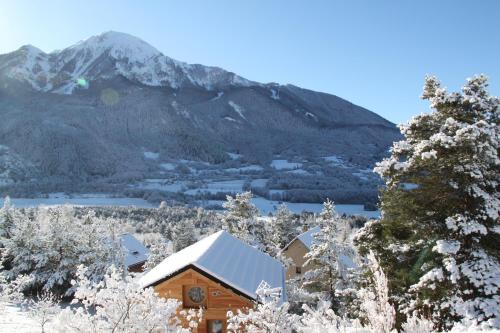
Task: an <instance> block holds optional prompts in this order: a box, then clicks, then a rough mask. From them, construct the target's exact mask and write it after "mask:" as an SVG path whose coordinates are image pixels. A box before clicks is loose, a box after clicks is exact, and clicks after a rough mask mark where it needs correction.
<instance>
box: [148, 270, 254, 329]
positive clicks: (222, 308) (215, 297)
mask: <svg viewBox="0 0 500 333" xmlns="http://www.w3.org/2000/svg"><path fill="white" fill-rule="evenodd" d="M192 285H197V286H200V287H202V288H206V290H207V291H208V294H207V296H206V297H207V307H206V309H205V310H204V314H203V320H202V322H201V323H200V326H199V327H198V331H197V332H198V333H205V332H207V320H210V319H219V320H223V321H225V320H226V314H227V312H228V311H233V312H235V311H236V310H237V309H241V310H244V309H248V308H250V307H253V302H252V301H251V300H249V299H247V298H246V297H243V296H240V295H238V294H236V293H235V292H233V291H232V290H231V289H229V288H226V287H224V286H222V285H221V284H219V283H217V282H215V281H213V280H211V279H209V278H207V277H205V276H204V275H202V274H200V273H198V272H197V271H195V270H194V269H191V268H190V269H188V270H186V271H184V272H182V273H180V274H178V275H176V276H174V277H172V278H170V279H168V280H166V281H164V282H162V283H160V284H158V285H156V286H155V287H154V289H155V291H156V292H157V293H158V294H159V295H160V296H162V297H165V298H175V299H178V300H179V301H181V302H182V301H183V286H192ZM224 332H225V331H224Z"/></svg>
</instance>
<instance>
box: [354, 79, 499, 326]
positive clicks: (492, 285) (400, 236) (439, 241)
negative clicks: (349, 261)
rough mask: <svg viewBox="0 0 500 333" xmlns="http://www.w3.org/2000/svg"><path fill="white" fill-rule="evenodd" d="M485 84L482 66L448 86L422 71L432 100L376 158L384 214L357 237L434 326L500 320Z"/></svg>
mask: <svg viewBox="0 0 500 333" xmlns="http://www.w3.org/2000/svg"><path fill="white" fill-rule="evenodd" d="M487 86H488V85H487V79H486V77H484V76H477V77H474V78H472V79H469V80H468V82H467V83H466V85H465V86H464V87H463V88H462V93H448V92H447V91H446V90H445V89H443V88H442V87H441V85H440V83H439V82H438V81H437V79H436V78H434V77H428V78H427V79H426V83H425V87H424V93H423V96H422V97H423V99H426V100H429V101H430V103H431V108H433V109H434V110H433V112H431V113H427V114H422V115H419V116H417V117H415V118H413V119H412V120H411V121H410V122H409V123H408V124H406V125H402V126H400V128H401V131H402V133H403V135H404V139H403V140H402V141H399V142H396V143H394V145H393V147H392V150H391V152H392V154H391V156H390V157H389V158H387V159H385V160H383V161H382V162H380V163H379V164H378V165H377V167H376V168H375V171H376V172H378V173H379V174H380V175H381V176H382V177H383V178H384V180H385V183H386V189H385V190H383V191H382V193H381V208H382V212H383V214H382V219H381V221H380V223H368V225H367V227H366V228H365V230H363V231H362V233H361V235H360V236H359V237H358V241H359V242H360V243H361V244H362V249H363V248H364V249H367V248H368V247H370V248H372V249H374V250H376V251H377V252H378V257H379V258H381V265H382V267H383V268H384V270H385V271H387V272H388V277H389V279H390V285H391V287H392V289H393V292H394V293H395V296H396V297H399V300H401V301H402V302H401V303H404V302H407V301H408V300H404V297H405V295H406V293H407V292H408V291H409V292H410V295H411V300H410V302H409V304H410V306H409V307H407V309H406V310H408V311H412V310H417V311H418V313H420V314H421V315H422V316H427V317H429V316H430V317H431V318H432V319H433V321H434V322H435V323H436V325H437V326H438V327H437V328H438V329H447V328H450V327H451V326H452V325H453V323H454V322H456V321H458V320H462V321H468V322H469V324H473V325H475V324H477V325H483V326H487V327H488V326H489V327H500V297H499V296H498V295H499V292H500V289H499V288H500V284H499V282H498V277H499V276H500V263H499V256H500V248H499V246H498V244H500V226H499V208H500V195H499V192H498V189H499V186H500V160H499V157H498V150H499V141H500V140H499V138H500V137H499V136H500V130H499V124H498V120H499V115H500V111H499V105H500V101H499V99H498V98H496V97H493V96H490V95H489V93H488V91H487ZM407 184H412V185H411V186H407Z"/></svg>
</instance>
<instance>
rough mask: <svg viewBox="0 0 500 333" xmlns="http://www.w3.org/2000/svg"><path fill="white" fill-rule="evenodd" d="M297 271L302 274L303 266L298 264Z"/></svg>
mask: <svg viewBox="0 0 500 333" xmlns="http://www.w3.org/2000/svg"><path fill="white" fill-rule="evenodd" d="M295 273H297V274H302V267H301V266H296V267H295Z"/></svg>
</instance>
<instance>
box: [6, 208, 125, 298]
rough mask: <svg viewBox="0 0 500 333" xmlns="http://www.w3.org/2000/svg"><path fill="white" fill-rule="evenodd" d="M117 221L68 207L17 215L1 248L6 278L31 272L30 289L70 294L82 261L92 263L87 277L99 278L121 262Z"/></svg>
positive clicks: (44, 209) (11, 278) (40, 209)
mask: <svg viewBox="0 0 500 333" xmlns="http://www.w3.org/2000/svg"><path fill="white" fill-rule="evenodd" d="M116 224H117V223H116V222H115V221H114V220H109V219H98V218H96V217H95V214H94V213H93V212H90V213H89V214H87V215H85V216H83V217H76V216H75V214H74V208H71V207H69V206H63V207H54V208H43V207H42V208H38V209H36V210H34V211H33V215H32V216H28V215H26V214H19V215H15V219H14V220H13V225H12V227H11V236H10V238H7V239H5V240H4V249H3V251H2V257H3V260H4V262H5V267H6V269H5V271H4V273H5V276H6V277H7V278H8V280H9V281H13V280H15V279H16V278H17V277H18V276H20V275H27V276H29V282H30V284H29V285H26V287H27V288H28V289H30V290H33V291H37V290H38V289H40V288H43V289H45V290H46V291H49V290H50V291H52V292H54V293H56V294H66V295H70V294H71V293H72V292H73V290H72V288H71V285H70V281H71V280H72V279H73V278H74V276H75V274H76V270H77V267H78V266H79V265H81V264H84V265H85V266H87V267H88V270H87V273H88V274H90V275H89V277H90V276H92V278H93V279H94V280H100V279H101V278H102V276H103V274H104V273H105V272H106V269H107V267H109V266H110V265H112V264H114V265H120V264H121V263H123V254H122V255H120V253H123V251H122V248H121V245H120V244H119V240H118V238H119V237H118V235H119V234H118V229H117V227H116Z"/></svg>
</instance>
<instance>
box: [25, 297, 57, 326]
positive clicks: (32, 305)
mask: <svg viewBox="0 0 500 333" xmlns="http://www.w3.org/2000/svg"><path fill="white" fill-rule="evenodd" d="M27 309H28V317H30V318H32V319H34V320H35V321H36V322H37V323H38V325H39V326H40V330H41V332H42V333H44V332H46V331H45V328H46V325H47V324H48V323H49V322H50V321H52V319H53V317H54V316H55V315H56V314H58V313H59V312H60V311H61V309H60V307H59V305H58V298H57V297H55V296H54V295H53V294H51V293H50V292H43V293H42V294H40V295H38V296H37V297H36V298H35V299H32V300H29V301H28V304H27Z"/></svg>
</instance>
